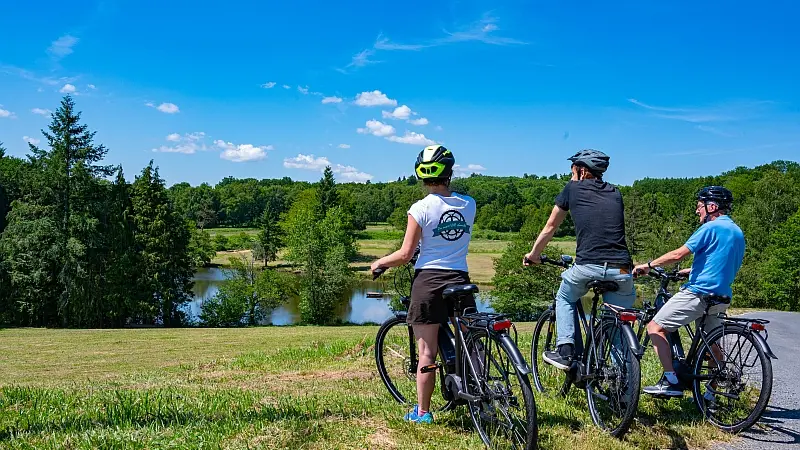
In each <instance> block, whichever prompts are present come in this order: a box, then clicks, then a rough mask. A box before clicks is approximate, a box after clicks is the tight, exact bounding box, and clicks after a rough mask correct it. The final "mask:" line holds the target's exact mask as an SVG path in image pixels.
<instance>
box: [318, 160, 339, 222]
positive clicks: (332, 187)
mask: <svg viewBox="0 0 800 450" xmlns="http://www.w3.org/2000/svg"><path fill="white" fill-rule="evenodd" d="M317 196H318V198H319V210H320V216H322V217H324V216H325V213H327V212H328V210H329V209H331V208H333V207H334V206H337V205H338V204H339V194H338V193H337V192H336V180H334V178H333V170H332V169H331V166H325V171H324V172H323V173H322V179H321V180H319V185H317Z"/></svg>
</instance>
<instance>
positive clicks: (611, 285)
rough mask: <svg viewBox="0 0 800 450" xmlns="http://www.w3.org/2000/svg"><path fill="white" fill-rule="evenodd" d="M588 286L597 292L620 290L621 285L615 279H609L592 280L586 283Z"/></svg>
mask: <svg viewBox="0 0 800 450" xmlns="http://www.w3.org/2000/svg"><path fill="white" fill-rule="evenodd" d="M586 287H587V288H589V289H591V290H592V291H594V293H595V294H602V293H605V292H616V291H617V290H619V285H618V284H617V283H616V282H615V281H608V280H592V281H590V282H588V283H586Z"/></svg>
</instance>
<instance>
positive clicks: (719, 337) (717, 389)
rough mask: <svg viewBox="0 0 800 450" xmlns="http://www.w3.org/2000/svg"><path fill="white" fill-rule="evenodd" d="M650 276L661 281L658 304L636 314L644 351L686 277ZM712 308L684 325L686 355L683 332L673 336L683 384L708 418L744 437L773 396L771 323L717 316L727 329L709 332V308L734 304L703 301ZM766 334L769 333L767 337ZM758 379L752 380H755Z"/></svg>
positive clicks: (661, 272) (658, 271)
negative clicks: (652, 326)
mask: <svg viewBox="0 0 800 450" xmlns="http://www.w3.org/2000/svg"><path fill="white" fill-rule="evenodd" d="M649 274H650V275H651V276H652V277H653V278H656V279H658V280H659V281H660V285H659V289H658V292H657V294H656V298H655V300H654V303H650V302H649V301H648V302H645V303H644V305H643V306H642V308H641V309H639V310H637V311H636V314H637V319H638V320H639V328H638V331H637V337H638V338H639V339H640V340H641V343H642V344H641V346H642V349H643V350H644V349H646V348H647V347H649V345H648V344H649V342H650V336H649V335H648V334H647V333H646V332H645V329H646V327H647V324H648V323H649V322H650V321H651V320H652V319H653V317H655V315H656V313H657V312H658V311H659V310H660V309H661V307H663V306H664V304H666V303H667V302H668V301H669V299H670V298H671V297H672V294H670V293H669V290H668V286H669V283H670V282H675V281H679V280H682V279H685V278H686V277H685V276H683V275H682V274H680V273H679V272H678V271H669V272H668V271H666V270H665V269H664V268H662V267H654V268H653V269H652V270H651V271H650V272H649ZM703 300H704V301H705V303H706V309H705V311H704V313H703V316H702V317H701V318H700V320H699V322H698V325H697V326H695V327H694V329H693V328H692V326H691V324H687V325H685V326H684V328H685V329H686V332H687V334H688V337H689V339H691V345H690V346H689V352H688V353H686V352H684V348H683V343H682V342H681V335H680V333H679V330H676V331H675V332H673V333H669V334H667V339H668V342H669V344H670V349H671V351H672V356H673V365H674V370H675V372H676V374H677V375H678V379H679V380H680V381H681V383H682V384H683V385H684V386H685V387H686V388H687V389H689V388H691V390H692V396H693V399H694V404H695V406H696V407H697V409H698V410H699V411H700V413H701V414H703V416H705V417H706V419H707V420H708V421H709V422H711V423H712V424H714V425H715V426H717V427H719V428H720V429H722V430H724V431H727V432H731V433H738V432H740V431H742V430H746V429H748V428H750V427H751V426H753V425H754V424H755V423H756V422H757V421H758V419H759V418H760V417H761V415H762V414H763V413H764V410H765V409H766V407H767V404H768V403H769V398H770V396H771V394H772V361H771V359H772V358H775V359H777V357H776V356H775V354H774V353H773V352H772V349H770V347H769V344H768V343H767V337H768V336H769V333H768V332H767V329H766V325H767V324H768V323H769V321H768V320H764V319H750V318H734V317H728V316H727V314H725V313H719V314H717V316H718V317H719V318H720V319H722V326H720V327H717V328H715V329H712V330H706V326H705V324H706V318H707V317H708V315H709V309H711V308H712V307H714V306H716V305H720V304H730V301H731V299H730V297H725V296H718V295H706V296H703ZM761 333H764V335H763V336H762V334H761ZM751 377H752V378H751Z"/></svg>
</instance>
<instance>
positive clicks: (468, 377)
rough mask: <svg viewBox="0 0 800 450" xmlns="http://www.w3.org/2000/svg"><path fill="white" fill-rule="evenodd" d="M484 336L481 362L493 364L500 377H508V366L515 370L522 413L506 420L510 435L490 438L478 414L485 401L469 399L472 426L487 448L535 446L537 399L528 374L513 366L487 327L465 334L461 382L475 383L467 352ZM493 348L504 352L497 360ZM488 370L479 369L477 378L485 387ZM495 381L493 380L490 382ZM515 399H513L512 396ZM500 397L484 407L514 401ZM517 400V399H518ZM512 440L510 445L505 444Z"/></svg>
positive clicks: (526, 448) (496, 407)
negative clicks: (478, 377)
mask: <svg viewBox="0 0 800 450" xmlns="http://www.w3.org/2000/svg"><path fill="white" fill-rule="evenodd" d="M481 338H484V339H486V342H489V343H490V346H489V351H488V352H487V351H486V350H485V349H486V347H485V346H484V347H483V349H484V350H483V358H482V365H483V368H486V367H492V366H493V367H495V369H497V371H498V373H500V374H501V376H502V377H503V379H506V380H508V379H510V378H511V374H510V373H509V372H510V369H511V370H513V372H514V378H516V380H517V382H518V383H519V392H520V394H521V396H522V402H523V405H524V406H522V407H521V408H520V410H521V412H522V413H523V414H524V416H525V417H524V418H522V419H518V420H514V419H510V420H509V422H510V423H511V427H512V428H513V430H512V433H511V434H512V437H511V438H510V439H507V440H503V441H502V442H497V441H495V442H492V440H491V439H490V437H489V434H490V433H488V432H487V430H486V429H485V428H484V427H483V426H481V422H480V420H479V418H480V417H481V416H482V415H483V414H484V411H483V407H484V405H485V402H483V401H480V400H479V401H477V402H468V403H467V406H468V409H469V412H470V417H471V418H472V423H473V425H474V426H475V429H476V430H477V431H478V435H479V436H480V437H481V440H482V441H483V443H484V444H485V445H486V447H487V448H490V449H500V448H514V449H516V448H521V449H524V450H531V449H535V448H537V445H538V433H539V429H538V422H537V418H536V400H535V398H534V396H533V389H532V388H531V383H530V378H529V377H528V374H524V373H520V372H519V371H517V370H516V367H514V365H513V363H512V362H511V361H512V360H511V358H510V357H509V355H508V352H507V351H506V349H505V347H503V345H502V343H501V341H500V340H499V339H498V338H497V337H495V336H490V335H489V334H488V333H487V332H486V330H472V331H471V332H470V333H469V334H468V335H467V336H466V340H465V343H464V347H463V355H464V356H463V357H462V358H461V359H462V364H463V372H462V373H463V374H464V381H463V382H464V385H465V386H466V385H467V383H475V381H476V380H475V379H474V378H473V374H472V371H471V370H470V368H469V362H468V358H470V356H469V355H470V354H471V353H472V349H475V348H480V347H477V344H476V342H477V341H478V340H479V339H481ZM493 348H494V350H496V351H497V352H500V353H501V355H502V356H503V358H502V361H498V360H497V358H494V357H493ZM487 362H491V364H487ZM489 371H490V370H483V371H482V373H481V374H480V375H479V376H480V377H481V378H483V380H481V381H480V382H481V383H483V385H484V389H489V388H490V386H489V382H488V381H487V378H489V379H491V377H489V373H488V372H489ZM493 384H494V383H493ZM508 391H509V389H508V382H506V387H505V388H504V389H503V394H506V393H507V392H508ZM472 394H473V395H475V394H476V392H475V391H474V390H473V391H472ZM499 397H501V398H506V397H507V395H502V396H499ZM514 400H516V399H515V398H514ZM504 403H505V402H503V401H502V400H500V401H498V400H497V399H495V400H493V402H492V404H491V407H489V408H486V410H490V411H498V410H503V409H504V408H505V407H507V406H513V403H514V401H509V402H508V404H504ZM517 403H518V401H517ZM508 415H509V414H504V418H507V417H508ZM520 426H521V427H522V428H523V430H520V429H519V427H520ZM509 444H511V446H508V445H509Z"/></svg>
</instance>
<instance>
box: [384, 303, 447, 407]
mask: <svg viewBox="0 0 800 450" xmlns="http://www.w3.org/2000/svg"><path fill="white" fill-rule="evenodd" d="M437 362H439V363H441V362H442V360H441V355H439V356H437ZM375 363H376V365H377V367H378V374H379V375H380V377H381V380H383V384H384V385H385V386H386V389H388V390H389V394H391V395H392V397H393V398H394V399H395V400H397V402H399V403H402V404H406V405H413V404H415V403H416V402H417V366H418V363H419V356H418V354H417V340H416V338H415V337H414V331H413V329H412V328H411V325H409V324H407V323H406V321H405V318H403V317H393V318H391V319H389V320H387V321H386V322H384V323H383V325H381V327H380V329H379V330H378V335H377V336H376V337H375ZM443 379H444V372H443V370H440V371H439V381H440V384H442V385H443V383H441V382H442V380H443ZM452 407H453V402H452V401H449V400H447V399H445V398H444V397H443V395H441V394H440V395H437V394H436V392H434V394H433V396H432V397H431V408H430V409H431V411H434V412H436V411H446V410H448V409H450V408H452Z"/></svg>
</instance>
